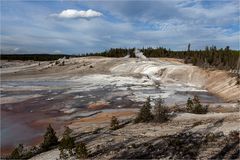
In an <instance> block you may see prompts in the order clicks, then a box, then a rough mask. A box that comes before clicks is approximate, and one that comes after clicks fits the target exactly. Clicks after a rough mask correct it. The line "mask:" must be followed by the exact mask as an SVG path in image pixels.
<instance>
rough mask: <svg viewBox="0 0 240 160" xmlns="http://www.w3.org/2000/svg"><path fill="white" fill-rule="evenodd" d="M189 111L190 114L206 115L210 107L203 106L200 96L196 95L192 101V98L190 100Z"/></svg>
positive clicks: (188, 102) (188, 103)
mask: <svg viewBox="0 0 240 160" xmlns="http://www.w3.org/2000/svg"><path fill="white" fill-rule="evenodd" d="M187 110H188V111H189V112H191V113H195V114H206V113H207V111H208V106H203V105H202V104H201V103H200V100H199V98H198V96H197V95H195V96H194V98H193V99H192V100H191V98H188V101H187Z"/></svg>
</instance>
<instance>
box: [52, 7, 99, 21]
mask: <svg viewBox="0 0 240 160" xmlns="http://www.w3.org/2000/svg"><path fill="white" fill-rule="evenodd" d="M102 15H103V14H102V13H101V12H97V11H94V10H92V9H89V10H86V11H84V10H75V9H66V10H63V11H62V12H61V13H59V14H52V15H51V16H53V17H57V18H63V19H78V18H86V19H89V18H94V17H100V16H102Z"/></svg>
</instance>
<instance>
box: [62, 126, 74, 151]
mask: <svg viewBox="0 0 240 160" xmlns="http://www.w3.org/2000/svg"><path fill="white" fill-rule="evenodd" d="M71 133H72V130H71V129H70V128H69V127H65V131H64V133H63V138H62V139H61V141H60V144H59V150H60V152H61V155H65V154H64V153H63V152H64V150H65V149H66V150H67V151H68V152H69V154H70V156H72V155H73V151H72V150H73V148H74V147H75V138H74V137H71V136H70V134H71Z"/></svg>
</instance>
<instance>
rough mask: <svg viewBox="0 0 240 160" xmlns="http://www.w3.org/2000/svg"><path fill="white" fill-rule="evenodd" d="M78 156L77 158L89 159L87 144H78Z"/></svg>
mask: <svg viewBox="0 0 240 160" xmlns="http://www.w3.org/2000/svg"><path fill="white" fill-rule="evenodd" d="M76 155H77V158H87V156H88V151H87V147H86V145H85V143H83V142H80V143H79V144H77V146H76Z"/></svg>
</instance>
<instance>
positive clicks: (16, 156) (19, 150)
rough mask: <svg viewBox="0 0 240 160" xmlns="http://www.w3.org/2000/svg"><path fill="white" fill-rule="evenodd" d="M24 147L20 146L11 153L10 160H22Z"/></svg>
mask: <svg viewBox="0 0 240 160" xmlns="http://www.w3.org/2000/svg"><path fill="white" fill-rule="evenodd" d="M22 151H23V145H22V144H19V145H18V146H17V147H16V148H15V149H14V150H13V151H12V153H11V155H10V157H9V158H10V159H21V158H22Z"/></svg>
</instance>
